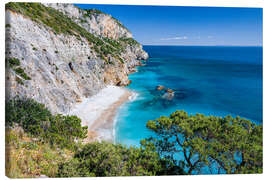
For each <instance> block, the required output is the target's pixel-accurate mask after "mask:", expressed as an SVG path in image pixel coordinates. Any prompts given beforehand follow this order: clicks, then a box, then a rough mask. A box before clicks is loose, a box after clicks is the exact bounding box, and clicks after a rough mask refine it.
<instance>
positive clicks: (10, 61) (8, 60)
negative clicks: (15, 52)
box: [6, 58, 21, 68]
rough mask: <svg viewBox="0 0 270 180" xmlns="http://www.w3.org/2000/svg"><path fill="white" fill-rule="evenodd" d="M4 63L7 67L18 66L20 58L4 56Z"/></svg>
mask: <svg viewBox="0 0 270 180" xmlns="http://www.w3.org/2000/svg"><path fill="white" fill-rule="evenodd" d="M6 63H7V64H8V65H9V67H11V68H12V67H14V66H19V65H20V64H21V63H20V60H19V59H17V58H6Z"/></svg>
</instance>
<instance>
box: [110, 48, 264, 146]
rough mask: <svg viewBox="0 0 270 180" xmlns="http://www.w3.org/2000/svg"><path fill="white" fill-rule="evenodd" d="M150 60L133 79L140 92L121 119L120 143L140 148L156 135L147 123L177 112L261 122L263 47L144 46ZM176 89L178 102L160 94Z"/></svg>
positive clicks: (123, 109)
mask: <svg viewBox="0 0 270 180" xmlns="http://www.w3.org/2000/svg"><path fill="white" fill-rule="evenodd" d="M144 49H145V50H146V51H147V52H148V53H149V56H150V58H149V59H148V60H147V61H145V66H141V67H138V72H137V73H134V74H131V75H130V79H131V80H132V83H131V84H130V85H129V86H128V88H129V89H130V90H132V91H134V92H137V94H138V95H137V97H136V99H135V100H134V101H131V102H127V103H125V104H124V105H123V106H122V107H121V108H120V110H119V112H118V114H117V117H116V118H117V122H116V126H115V127H116V133H115V135H116V142H117V143H123V144H126V145H139V142H140V140H141V139H143V138H146V137H149V136H150V135H152V132H150V131H149V130H148V129H147V128H146V122H147V121H148V120H153V119H156V118H158V117H160V116H162V115H165V116H168V115H169V114H170V113H172V112H174V111H176V110H185V111H187V112H188V113H190V114H195V113H204V114H206V115H216V116H225V115H228V114H231V115H232V116H236V115H239V116H241V117H245V118H247V119H250V120H252V121H253V122H255V123H258V124H260V123H262V121H263V120H262V86H263V84H262V83H263V82H262V47H213V46H212V47H206V46H200V47H198V46H196V47H195V46H144ZM157 85H163V86H165V87H167V88H170V89H173V90H175V97H174V99H173V100H166V99H164V98H162V97H161V94H160V93H159V92H157V90H156V86H157Z"/></svg>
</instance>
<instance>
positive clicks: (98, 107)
mask: <svg viewBox="0 0 270 180" xmlns="http://www.w3.org/2000/svg"><path fill="white" fill-rule="evenodd" d="M131 95H132V93H131V92H130V91H128V90H127V89H125V88H122V87H117V86H107V87H106V88H104V89H102V90H101V91H100V92H99V93H98V94H96V95H94V96H92V97H90V98H85V99H83V101H82V102H81V103H80V104H78V105H76V106H75V108H74V109H73V110H72V111H71V112H70V113H69V115H76V116H78V117H79V118H81V120H82V125H83V126H88V138H86V139H85V141H87V142H89V141H94V140H98V141H101V140H106V141H113V140H114V119H115V115H116V112H117V109H118V108H119V107H120V106H121V105H122V104H123V103H124V102H126V101H128V100H129V98H130V97H131Z"/></svg>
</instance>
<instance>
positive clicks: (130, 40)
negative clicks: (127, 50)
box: [119, 38, 139, 46]
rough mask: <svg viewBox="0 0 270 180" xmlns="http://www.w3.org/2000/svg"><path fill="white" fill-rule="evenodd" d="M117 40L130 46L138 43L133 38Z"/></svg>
mask: <svg viewBox="0 0 270 180" xmlns="http://www.w3.org/2000/svg"><path fill="white" fill-rule="evenodd" d="M119 40H120V41H122V42H124V43H125V44H128V45H130V46H134V45H139V43H138V42H137V41H136V40H135V39H133V38H119Z"/></svg>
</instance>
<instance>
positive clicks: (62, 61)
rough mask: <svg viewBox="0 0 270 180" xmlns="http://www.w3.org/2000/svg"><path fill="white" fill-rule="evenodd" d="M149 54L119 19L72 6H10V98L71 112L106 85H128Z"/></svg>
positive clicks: (96, 11)
mask: <svg viewBox="0 0 270 180" xmlns="http://www.w3.org/2000/svg"><path fill="white" fill-rule="evenodd" d="M147 58H148V54H147V53H146V52H145V51H144V50H143V49H142V45H140V44H139V43H138V42H137V41H136V40H134V39H133V38H132V34H131V32H130V31H129V30H128V29H127V28H125V27H124V26H123V25H122V24H121V23H120V22H119V21H118V20H116V19H114V18H113V17H112V16H110V15H108V14H104V13H102V12H100V11H98V10H83V9H79V8H78V7H76V6H74V5H72V4H40V3H8V4H7V5H6V66H7V68H6V69H7V72H6V80H7V81H6V88H7V90H6V92H7V93H6V94H7V96H6V97H7V98H10V97H14V96H16V95H18V96H24V97H28V98H33V99H35V100H37V101H38V102H40V103H43V104H45V105H46V106H47V107H48V108H49V109H50V110H51V111H52V112H53V113H67V112H69V110H70V109H71V108H72V107H73V106H74V105H75V103H76V102H81V101H82V100H83V99H84V98H87V97H90V96H92V95H94V94H96V93H97V92H98V91H99V90H100V89H102V88H104V87H105V86H106V85H120V86H125V85H127V84H129V83H130V82H131V81H129V80H128V74H129V73H130V70H131V69H133V67H135V66H137V65H140V64H141V63H140V60H142V59H147Z"/></svg>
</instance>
